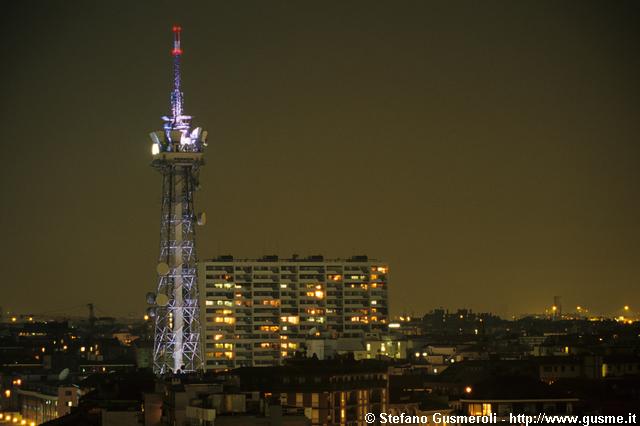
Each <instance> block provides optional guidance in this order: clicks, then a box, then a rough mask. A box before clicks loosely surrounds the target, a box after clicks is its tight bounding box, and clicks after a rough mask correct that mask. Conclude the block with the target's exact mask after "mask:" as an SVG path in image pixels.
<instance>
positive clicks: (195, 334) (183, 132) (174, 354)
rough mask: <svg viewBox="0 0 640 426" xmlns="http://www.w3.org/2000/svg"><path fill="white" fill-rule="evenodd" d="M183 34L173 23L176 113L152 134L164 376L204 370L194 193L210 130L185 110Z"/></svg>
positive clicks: (157, 366) (154, 309)
mask: <svg viewBox="0 0 640 426" xmlns="http://www.w3.org/2000/svg"><path fill="white" fill-rule="evenodd" d="M181 33H182V28H181V27H180V26H178V25H176V26H174V27H173V49H172V50H171V54H172V56H173V89H172V91H171V111H170V114H171V115H170V116H163V117H162V119H163V121H164V126H163V130H162V131H156V132H153V133H151V134H150V137H151V141H152V146H151V153H152V155H153V160H152V162H151V165H152V166H153V167H154V168H155V169H156V170H158V171H159V172H160V174H161V175H162V207H161V216H160V222H161V223H160V256H159V260H158V265H157V268H156V272H157V274H158V284H157V287H156V291H155V292H152V293H149V294H147V302H148V303H149V304H150V305H151V306H150V307H149V309H148V313H149V315H150V316H152V317H155V338H154V349H153V369H154V372H155V373H156V374H159V375H164V374H168V373H178V372H189V371H196V370H200V369H202V353H201V343H200V309H199V306H198V279H197V256H196V242H195V225H196V224H199V225H204V221H205V219H204V217H205V216H204V213H200V214H196V212H195V209H194V192H195V190H196V189H197V188H198V178H199V172H200V167H201V166H202V165H203V164H204V161H203V158H202V157H203V152H204V148H205V147H206V137H207V132H206V131H202V129H201V128H200V127H196V128H195V129H193V130H192V129H191V116H188V115H185V114H184V110H183V107H184V105H183V102H184V99H183V94H182V88H181V69H180V66H181V59H182V47H181V45H180V42H181V40H180V38H181Z"/></svg>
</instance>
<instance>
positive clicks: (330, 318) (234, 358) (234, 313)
mask: <svg viewBox="0 0 640 426" xmlns="http://www.w3.org/2000/svg"><path fill="white" fill-rule="evenodd" d="M388 274H389V267H388V265H387V264H386V263H384V262H379V261H375V260H371V259H369V258H368V257H366V256H354V257H351V258H349V259H325V258H324V257H323V256H311V257H305V258H301V257H298V256H295V255H294V256H292V257H291V258H290V259H279V258H278V257H277V256H265V257H263V258H261V259H234V258H233V257H232V256H221V257H218V258H216V259H212V260H206V261H202V262H200V263H199V286H200V299H201V300H200V302H201V303H200V306H201V321H202V333H203V336H202V337H203V352H204V359H205V368H206V369H224V368H233V367H241V366H247V367H251V366H269V365H278V364H280V363H281V361H282V359H284V358H286V357H290V356H292V355H294V354H295V353H296V352H297V351H302V352H304V350H305V340H306V339H308V338H310V337H319V336H324V337H330V338H338V337H351V338H357V337H362V338H364V337H365V335H371V334H375V333H380V332H382V331H386V329H387V324H388V303H387V286H388Z"/></svg>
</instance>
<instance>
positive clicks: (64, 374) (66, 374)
mask: <svg viewBox="0 0 640 426" xmlns="http://www.w3.org/2000/svg"><path fill="white" fill-rule="evenodd" d="M67 377H69V369H68V368H65V369H64V370H62V371H61V372H60V374H58V380H60V381H63V380H65V379H66V378H67Z"/></svg>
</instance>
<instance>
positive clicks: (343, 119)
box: [0, 0, 640, 315]
mask: <svg viewBox="0 0 640 426" xmlns="http://www.w3.org/2000/svg"><path fill="white" fill-rule="evenodd" d="M637 6H638V3H637V2H607V1H601V2H587V1H557V0H552V1H528V2H524V1H510V0H509V1H507V0H505V1H485V2H477V1H464V2H462V1H461V2H457V1H439V2H430V1H348V2H344V1H322V2H320V1H315V2H312V1H303V2H301V1H294V0H291V1H251V2H248V1H233V2H202V3H196V2H184V3H182V4H181V5H180V6H178V2H167V1H155V2H151V1H135V2H132V1H126V2H125V1H122V2H115V1H109V2H86V1H85V2H80V1H67V0H65V1H47V2H42V1H41V2H35V1H34V2H30V1H13V2H10V1H6V0H5V1H3V2H2V11H1V12H0V28H2V29H1V31H2V43H0V53H1V54H2V56H1V57H2V64H1V65H0V69H1V70H2V71H1V72H2V75H1V77H2V78H0V124H1V126H2V133H1V134H2V137H1V138H0V144H1V147H0V149H1V152H2V153H1V154H0V158H2V160H3V161H2V167H1V168H0V195H1V197H2V198H1V201H0V223H1V224H2V228H3V229H4V232H3V233H2V240H1V241H2V244H1V246H0V247H1V248H0V256H1V258H2V259H3V264H4V268H3V269H4V272H3V273H2V274H1V280H2V292H1V296H2V299H1V301H0V306H2V307H4V308H5V310H6V309H13V310H18V311H30V312H35V313H38V312H50V311H64V310H68V311H73V310H74V309H75V310H78V309H79V310H80V313H82V309H81V308H77V307H78V306H80V305H83V304H86V303H88V302H93V303H95V304H96V306H97V308H98V313H99V314H101V315H105V314H111V315H123V314H129V313H133V314H134V315H142V312H143V308H144V307H145V302H144V295H145V293H146V292H147V291H151V290H153V289H154V287H155V284H156V283H155V264H156V259H157V256H158V243H159V220H160V218H159V216H160V210H159V209H160V195H161V181H160V175H159V174H158V173H157V172H156V171H154V170H153V169H152V168H151V167H150V166H149V163H150V160H151V156H150V141H149V139H148V136H147V135H148V133H149V132H150V131H153V130H157V129H160V128H161V124H162V122H161V120H160V116H161V115H164V114H166V113H167V112H168V104H169V90H170V85H171V56H170V44H171V37H172V34H171V26H172V25H173V24H174V23H180V24H181V25H182V27H183V48H184V57H183V64H184V65H183V76H184V80H183V86H184V90H185V102H186V110H187V112H188V113H190V114H192V115H194V116H195V119H194V123H195V124H196V125H201V126H203V127H204V128H205V129H207V130H208V131H209V135H210V136H209V141H210V147H209V149H208V151H207V153H206V157H207V165H206V167H205V168H204V169H203V171H202V174H201V180H202V190H201V191H200V192H199V193H198V194H197V200H196V202H197V205H198V206H199V209H200V210H204V211H206V212H207V215H208V219H209V222H208V224H207V226H206V227H204V228H200V229H199V230H198V231H199V234H198V251H199V257H200V258H210V257H213V256H216V255H218V254H233V255H235V256H237V257H254V256H260V255H262V254H271V253H277V254H280V255H285V256H286V255H290V254H291V253H299V254H316V253H318V254H324V255H325V256H327V257H341V256H349V255H352V254H368V255H369V256H370V257H374V258H379V259H384V260H386V261H388V262H389V264H390V265H391V279H392V281H391V285H390V304H391V310H392V313H395V314H398V313H400V312H410V311H413V312H416V313H418V312H424V311H426V310H429V309H432V308H435V307H439V306H444V307H449V308H455V307H470V308H472V309H474V310H479V311H489V310H491V311H497V312H499V313H501V314H507V313H508V314H512V313H520V312H531V311H541V310H542V309H544V307H545V306H548V305H550V304H551V302H552V297H553V296H554V295H560V296H562V298H563V303H564V305H565V306H566V307H567V308H568V307H574V306H575V305H576V304H581V305H583V306H587V307H590V308H591V309H592V310H593V311H596V312H603V313H609V312H613V311H615V310H616V309H619V308H620V307H621V306H622V305H623V304H625V303H627V304H630V305H632V307H636V306H638V305H640V297H639V296H638V295H639V294H640V292H638V284H640V244H639V241H640V188H639V184H640V167H639V166H640V149H639V148H638V143H639V139H638V135H639V134H640V119H639V113H640V90H639V79H638V76H639V75H640V74H639V71H640V50H639V49H638V40H639V38H638V32H639V30H638V28H639V27H638V25H637V23H638V22H639V19H640V13H639V8H638V7H637Z"/></svg>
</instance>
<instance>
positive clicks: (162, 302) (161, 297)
mask: <svg viewBox="0 0 640 426" xmlns="http://www.w3.org/2000/svg"><path fill="white" fill-rule="evenodd" d="M167 303H169V297H168V296H167V295H166V294H164V293H160V294H158V295H157V296H156V304H157V305H158V306H167Z"/></svg>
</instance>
